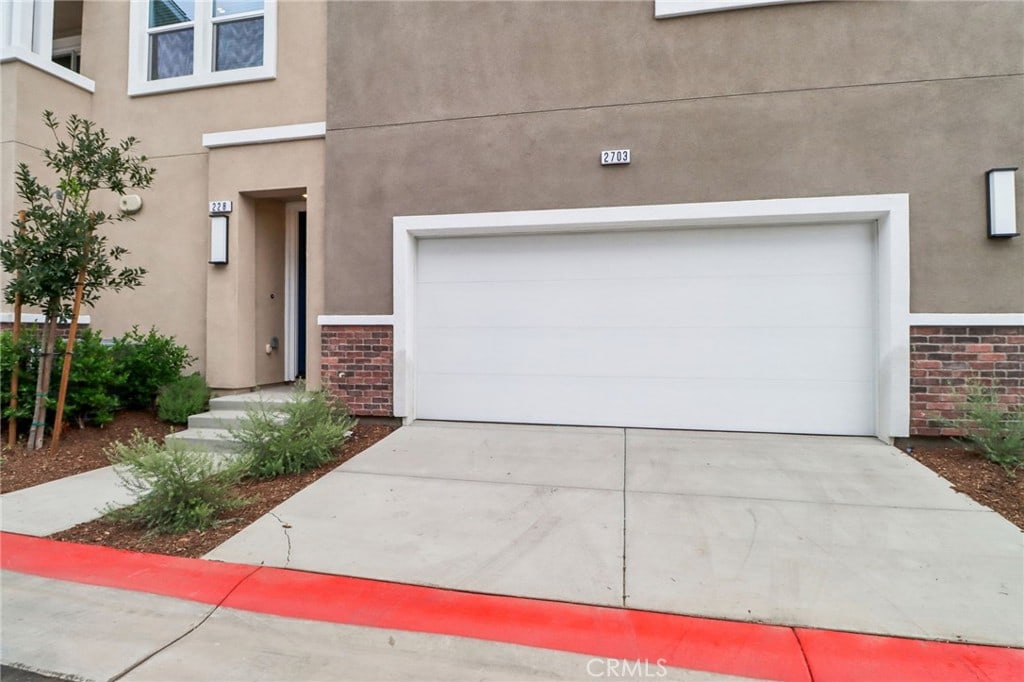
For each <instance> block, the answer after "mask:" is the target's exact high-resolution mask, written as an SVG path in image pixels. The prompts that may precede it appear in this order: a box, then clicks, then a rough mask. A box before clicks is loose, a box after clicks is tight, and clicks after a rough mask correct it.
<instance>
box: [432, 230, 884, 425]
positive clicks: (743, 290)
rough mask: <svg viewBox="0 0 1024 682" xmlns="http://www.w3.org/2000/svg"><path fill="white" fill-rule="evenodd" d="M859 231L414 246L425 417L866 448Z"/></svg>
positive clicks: (863, 258) (864, 303)
mask: <svg viewBox="0 0 1024 682" xmlns="http://www.w3.org/2000/svg"><path fill="white" fill-rule="evenodd" d="M874 234H875V228H874V225H873V224H845V225H819V226H806V225H805V226H771V227H735V228H722V227H717V228H709V229H680V230H664V231H650V232H600V233H578V234H558V235H541V236H536V235H529V236H502V237H459V238H435V239H422V240H420V241H419V244H418V249H419V253H418V258H417V264H418V265H417V284H416V322H415V336H414V344H415V354H414V356H415V362H416V368H417V369H416V386H415V400H416V410H417V415H418V417H419V418H422V419H450V420H467V421H497V422H526V423H541V424H589V425H614V426H637V427H661V428H683V429H712V430H733V431H774V432H787V433H827V434H857V435H867V434H871V433H873V432H874V421H875V382H874V377H875V360H874V358H875V351H874V317H875V314H874V299H875V294H874V292H875V285H874V276H873V269H874V265H873V253H874V248H873V245H874Z"/></svg>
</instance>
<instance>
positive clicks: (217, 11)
mask: <svg viewBox="0 0 1024 682" xmlns="http://www.w3.org/2000/svg"><path fill="white" fill-rule="evenodd" d="M131 27H132V33H131V36H130V41H129V43H130V46H129V49H130V55H129V61H130V64H129V79H128V94H129V95H145V94H150V93H157V92H168V91H172V90H184V89H188V88H202V87H209V86H213V85H223V84H226V83H240V82H246V81H254V80H265V79H269V78H274V77H275V75H276V70H275V62H276V60H275V56H276V51H277V3H276V0H135V1H133V2H132V7H131Z"/></svg>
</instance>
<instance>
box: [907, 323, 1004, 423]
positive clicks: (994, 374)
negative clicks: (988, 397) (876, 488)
mask: <svg viewBox="0 0 1024 682" xmlns="http://www.w3.org/2000/svg"><path fill="white" fill-rule="evenodd" d="M971 382H978V383H981V384H984V385H987V386H992V387H994V388H995V389H996V391H997V392H998V393H1000V394H1001V397H1000V401H1001V402H1005V403H1007V404H1024V327H911V328H910V432H911V434H913V435H917V436H951V435H959V433H958V432H957V431H956V429H950V428H948V427H943V426H942V423H941V419H942V418H946V419H953V418H955V417H957V416H958V415H959V410H960V407H961V405H962V404H963V402H964V393H965V392H966V391H967V390H968V385H969V384H970V383H971Z"/></svg>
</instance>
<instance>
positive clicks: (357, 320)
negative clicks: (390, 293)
mask: <svg viewBox="0 0 1024 682" xmlns="http://www.w3.org/2000/svg"><path fill="white" fill-rule="evenodd" d="M316 323H317V324H318V325H320V326H321V327H373V326H381V327H390V326H393V325H394V324H395V316H394V315H317V318H316Z"/></svg>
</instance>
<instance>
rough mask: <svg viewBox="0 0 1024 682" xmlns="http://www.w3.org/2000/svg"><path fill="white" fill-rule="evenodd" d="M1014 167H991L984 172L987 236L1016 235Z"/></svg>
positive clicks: (1017, 233) (1017, 234)
mask: <svg viewBox="0 0 1024 682" xmlns="http://www.w3.org/2000/svg"><path fill="white" fill-rule="evenodd" d="M1016 171H1017V169H1016V168H993V169H992V170H990V171H989V172H988V173H986V174H985V176H986V179H987V180H988V236H989V238H995V237H1018V236H1020V233H1019V232H1017V202H1016V198H1015V191H1016V188H1015V187H1014V185H1015V184H1016V183H1015V177H1014V176H1015V174H1016Z"/></svg>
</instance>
